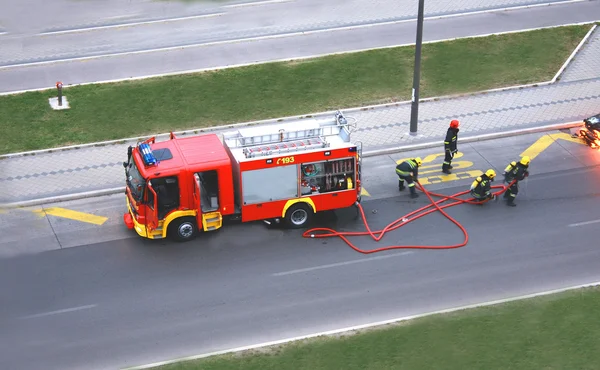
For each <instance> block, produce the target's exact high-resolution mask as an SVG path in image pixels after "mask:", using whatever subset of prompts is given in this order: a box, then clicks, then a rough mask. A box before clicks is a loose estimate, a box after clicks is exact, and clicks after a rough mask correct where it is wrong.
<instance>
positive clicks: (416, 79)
mask: <svg viewBox="0 0 600 370" xmlns="http://www.w3.org/2000/svg"><path fill="white" fill-rule="evenodd" d="M424 8H425V0H419V16H418V19H417V43H416V46H415V71H414V75H413V89H412V105H411V111H410V134H411V135H416V134H417V123H418V121H419V85H420V82H421V44H422V43H423V12H424Z"/></svg>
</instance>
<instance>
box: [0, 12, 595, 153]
mask: <svg viewBox="0 0 600 370" xmlns="http://www.w3.org/2000/svg"><path fill="white" fill-rule="evenodd" d="M585 24H593V26H592V27H591V28H590V30H589V31H588V32H587V34H586V35H585V36H584V38H583V39H582V40H581V42H580V43H579V44H578V45H577V47H576V48H575V49H574V50H573V52H572V53H571V54H570V56H569V58H568V59H567V60H566V62H565V63H564V64H563V65H562V66H561V68H560V69H559V70H558V72H557V73H556V75H555V76H554V77H553V78H552V79H551V80H549V81H543V82H535V83H530V84H525V85H515V86H507V87H501V88H495V89H489V90H482V91H477V92H470V93H461V94H454V95H445V96H435V97H430V98H424V99H419V103H427V102H433V101H446V100H452V99H460V98H466V97H473V96H479V95H485V94H489V93H496V92H503V91H512V90H521V89H527V88H535V87H542V86H549V85H553V84H555V83H556V82H557V81H558V80H559V78H560V76H561V75H562V73H564V71H565V70H566V67H567V65H568V64H570V62H571V61H572V60H573V59H574V57H575V55H576V54H577V53H578V52H579V50H580V49H581V48H582V47H583V45H584V44H585V43H586V42H587V40H588V39H589V37H590V36H591V34H592V33H593V32H594V30H595V29H596V27H597V24H596V23H595V22H582V23H581V25H585ZM567 26H570V25H562V26H551V27H546V28H558V27H567ZM528 31H531V30H528ZM519 32H527V31H519ZM507 33H516V32H513V31H510V32H507ZM499 34H500V33H499ZM492 35H495V34H492ZM487 36H490V35H487ZM451 40H454V39H448V40H443V41H451ZM443 41H440V42H443ZM80 85H81V84H80ZM74 86H75V85H74ZM0 95H2V94H0ZM407 104H412V101H411V100H404V101H400V102H392V103H383V104H375V105H367V106H361V107H353V108H347V109H340V110H342V111H343V112H344V113H346V114H347V113H350V114H351V113H352V112H359V111H367V110H374V109H385V108H390V107H398V106H403V105H407ZM336 111H337V109H333V110H329V111H324V112H315V113H309V114H302V115H296V116H287V117H281V118H271V119H265V120H258V121H249V122H242V123H235V124H229V125H222V126H213V127H205V128H195V129H189V130H183V131H176V132H173V133H174V134H175V135H180V136H185V135H196V134H201V133H209V132H218V131H225V130H232V129H237V128H241V127H252V126H258V125H269V124H277V123H280V122H288V121H295V120H302V119H306V118H314V117H318V116H324V115H331V114H333V113H335V112H336ZM153 136H154V137H156V139H157V140H159V139H160V138H163V137H164V138H167V137H169V133H162V134H150V135H145V136H137V137H130V138H122V139H116V140H108V141H101V142H96V143H86V144H78V145H70V146H63V147H57V148H50V149H40V150H32V151H26V152H18V153H9V154H3V155H0V160H2V159H6V158H15V157H22V156H28V155H37V154H45V153H54V152H60V151H66V150H73V149H83V148H90V147H99V146H107V145H114V144H124V143H126V142H129V141H132V142H136V141H141V140H146V139H148V138H150V137H153Z"/></svg>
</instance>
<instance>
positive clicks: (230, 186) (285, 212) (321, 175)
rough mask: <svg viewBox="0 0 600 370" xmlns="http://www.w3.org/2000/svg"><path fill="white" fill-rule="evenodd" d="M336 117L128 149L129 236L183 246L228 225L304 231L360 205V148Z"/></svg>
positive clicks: (126, 217) (146, 143)
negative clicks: (323, 217) (322, 215)
mask: <svg viewBox="0 0 600 370" xmlns="http://www.w3.org/2000/svg"><path fill="white" fill-rule="evenodd" d="M350 126H351V125H350V124H349V123H348V120H347V118H346V117H344V115H343V113H341V112H340V111H338V112H336V113H335V114H333V115H332V117H331V118H321V119H306V120H301V121H300V122H293V123H287V124H280V125H271V126H266V127H253V128H243V129H239V130H235V131H233V132H227V133H225V134H223V140H222V141H221V139H220V138H219V136H218V135H217V134H206V135H200V136H191V137H185V138H183V137H175V135H174V134H173V133H171V135H170V138H169V140H166V141H160V142H157V141H156V140H155V138H154V137H153V138H150V139H148V140H146V141H144V142H142V143H139V144H138V145H136V146H130V147H129V149H128V153H127V157H128V158H127V162H124V163H123V166H124V167H125V175H126V185H127V186H126V190H125V193H126V200H127V208H128V212H127V213H125V215H124V216H123V219H124V222H125V224H126V225H127V227H128V228H129V229H134V230H135V231H136V232H137V233H138V234H139V235H140V236H142V237H145V238H149V239H161V238H165V237H167V236H168V237H170V238H173V239H174V240H177V241H185V240H190V239H192V238H194V237H195V236H196V234H198V232H199V231H205V232H206V231H212V230H217V229H219V228H221V226H222V225H223V221H224V220H227V219H232V220H237V221H241V222H250V221H258V220H263V221H265V222H267V223H273V222H275V223H280V222H283V223H284V224H285V225H286V226H288V227H291V228H302V227H305V226H307V225H308V223H309V222H310V220H311V218H312V217H313V216H314V214H315V213H317V212H321V211H328V210H335V209H341V208H347V207H350V206H352V205H354V204H356V202H360V198H361V196H360V193H361V185H360V180H361V174H360V172H361V143H360V142H356V143H353V142H352V141H351V140H350V131H351V130H350Z"/></svg>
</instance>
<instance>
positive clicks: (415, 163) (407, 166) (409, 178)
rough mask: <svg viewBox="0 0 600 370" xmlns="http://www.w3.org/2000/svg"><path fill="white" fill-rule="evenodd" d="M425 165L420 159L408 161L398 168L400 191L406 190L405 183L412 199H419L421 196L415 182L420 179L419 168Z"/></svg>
mask: <svg viewBox="0 0 600 370" xmlns="http://www.w3.org/2000/svg"><path fill="white" fill-rule="evenodd" d="M422 164H423V161H422V160H421V158H420V157H416V158H411V159H407V160H405V161H404V162H402V163H400V164H399V165H397V166H396V175H398V190H400V191H402V190H404V181H406V183H407V184H408V189H409V190H410V197H411V198H417V197H418V196H419V194H417V191H416V189H415V183H414V182H415V181H418V178H419V167H420V166H421V165H422Z"/></svg>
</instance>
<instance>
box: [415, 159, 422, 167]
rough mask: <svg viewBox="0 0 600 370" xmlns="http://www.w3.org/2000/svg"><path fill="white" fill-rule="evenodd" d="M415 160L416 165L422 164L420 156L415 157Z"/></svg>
mask: <svg viewBox="0 0 600 370" xmlns="http://www.w3.org/2000/svg"><path fill="white" fill-rule="evenodd" d="M415 162H417V166H419V167H420V166H421V165H422V164H423V161H422V160H421V157H417V158H415Z"/></svg>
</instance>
